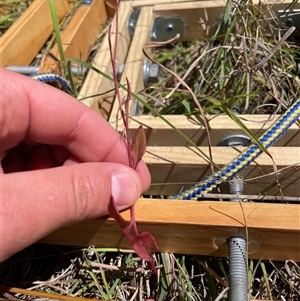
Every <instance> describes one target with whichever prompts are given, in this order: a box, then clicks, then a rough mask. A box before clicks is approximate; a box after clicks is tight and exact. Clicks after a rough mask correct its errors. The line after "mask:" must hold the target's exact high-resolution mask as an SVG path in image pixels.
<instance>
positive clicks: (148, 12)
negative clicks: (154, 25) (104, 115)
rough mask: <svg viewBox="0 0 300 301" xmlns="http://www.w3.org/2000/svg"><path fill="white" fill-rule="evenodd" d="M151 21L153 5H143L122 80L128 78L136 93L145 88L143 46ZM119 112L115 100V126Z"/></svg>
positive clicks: (124, 95)
mask: <svg viewBox="0 0 300 301" xmlns="http://www.w3.org/2000/svg"><path fill="white" fill-rule="evenodd" d="M151 21H152V7H142V8H141V11H140V14H139V18H138V21H137V24H136V27H135V30H134V36H133V39H132V42H131V44H130V48H129V51H128V55H127V58H126V64H125V67H124V71H123V74H122V77H121V81H120V82H121V83H122V84H126V78H127V79H128V80H129V82H130V89H131V91H132V92H135V93H137V92H139V91H141V90H142V89H144V81H143V78H144V74H143V63H144V59H145V56H144V54H143V47H144V46H145V44H146V43H147V42H148V40H149V38H150V30H151ZM120 94H121V98H122V99H123V98H124V97H126V92H125V91H124V90H120ZM118 112H119V102H118V101H117V100H115V101H114V103H113V107H112V111H111V114H110V118H109V122H110V123H111V124H112V125H113V126H115V127H117V126H118V124H119V123H118V122H117V121H118V120H119V117H120V116H119V114H118Z"/></svg>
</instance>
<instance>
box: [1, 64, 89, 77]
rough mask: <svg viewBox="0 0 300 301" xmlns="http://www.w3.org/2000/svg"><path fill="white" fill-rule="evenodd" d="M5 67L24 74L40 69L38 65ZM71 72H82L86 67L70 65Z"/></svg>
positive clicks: (30, 73)
mask: <svg viewBox="0 0 300 301" xmlns="http://www.w3.org/2000/svg"><path fill="white" fill-rule="evenodd" d="M5 68H6V69H8V70H10V71H13V72H16V73H20V74H24V75H32V74H35V73H39V70H40V66H6V67H5ZM71 72H72V73H75V74H84V73H85V72H86V67H82V66H71Z"/></svg>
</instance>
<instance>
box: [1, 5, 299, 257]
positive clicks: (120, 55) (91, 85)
mask: <svg viewBox="0 0 300 301" xmlns="http://www.w3.org/2000/svg"><path fill="white" fill-rule="evenodd" d="M57 1H58V3H62V2H63V0H57ZM158 1H160V0H157V1H155V0H145V1H139V0H136V1H123V2H121V4H120V20H119V48H118V50H117V61H118V64H122V63H125V61H126V64H125V68H124V71H123V75H122V78H121V82H123V83H124V81H125V77H128V78H129V79H130V81H131V85H132V89H133V91H135V92H138V91H140V90H142V89H143V72H142V68H143V60H144V56H143V54H142V52H141V49H142V47H143V46H144V44H145V43H146V42H147V40H148V38H149V36H150V30H151V26H152V19H153V17H154V16H159V15H168V14H170V13H171V12H172V13H174V12H176V13H177V12H180V11H184V12H185V13H186V11H187V10H188V9H190V10H193V11H195V13H201V14H202V13H203V9H204V8H206V9H207V12H208V13H212V14H213V15H215V16H216V17H217V16H219V14H220V12H221V11H222V7H223V6H224V2H223V1H203V2H200V1H194V2H187V1H185V0H182V1H177V0H175V1H171V2H176V3H173V4H172V3H171V4H170V1H168V0H162V1H161V2H164V3H168V5H167V6H166V5H164V4H160V5H155V3H157V2H158ZM41 2H43V1H41V0H36V1H35V2H34V4H35V5H37V4H38V3H39V4H41ZM286 2H288V1H286ZM286 2H285V3H286ZM145 5H148V6H145ZM280 5H284V4H280ZM133 7H141V12H140V17H139V19H138V22H137V26H136V30H135V33H134V37H133V39H132V42H131V41H130V36H129V32H128V28H127V22H128V18H129V15H130V12H131V11H132V9H133ZM63 8H64V11H65V13H66V12H67V10H68V9H66V7H63ZM68 8H69V7H68ZM87 10H88V9H85V13H87ZM81 13H82V12H81ZM85 13H82V14H85ZM86 15H88V14H86ZM42 16H43V20H44V21H45V15H43V14H42ZM104 18H106V17H104ZM190 19H192V18H190ZM103 20H104V19H103ZM185 21H186V22H188V20H187V19H186V20H185ZM102 23H103V22H102ZM191 26H192V25H191ZM71 27H73V26H71ZM74 28H75V27H74ZM76 31H77V30H75V32H76ZM20 32H21V31H20ZM190 32H192V30H191V31H190ZM14 35H15V36H17V34H16V33H14ZM114 35H115V33H114V32H113V33H112V39H113V38H114ZM4 40H5V39H3V41H4ZM5 41H7V42H6V43H5V45H4V44H3V45H4V46H6V45H9V43H11V42H10V40H9V39H8V40H5ZM130 42H131V43H130ZM6 47H8V46H6ZM10 47H11V46H10ZM25 47H26V46H25ZM15 48H18V47H15ZM16 50H18V49H16ZM38 50H39V49H38ZM1 51H2V52H1V54H2V57H4V54H5V51H6V48H5V47H2V48H1ZM81 52H82V50H81ZM83 52H84V51H83ZM71 55H72V56H73V55H74V54H71ZM13 57H18V53H17V52H13V53H12V56H11V60H12V59H13ZM27 60H30V58H27ZM5 64H7V61H6V63H5ZM13 64H25V65H26V64H28V63H26V62H24V63H19V62H16V61H14V63H13ZM94 66H95V67H97V68H99V69H100V70H101V71H103V72H105V73H106V74H111V72H112V70H111V64H110V55H109V46H108V42H107V39H106V40H105V41H104V42H103V43H102V45H101V48H100V50H99V51H98V53H97V55H96V57H95V59H94ZM112 88H113V84H112V83H111V82H110V81H108V80H106V79H105V78H103V77H101V76H99V74H97V73H96V72H89V74H88V76H87V79H86V81H85V83H84V86H83V88H82V90H81V92H80V95H79V99H82V98H85V99H84V100H83V101H82V102H83V103H85V104H86V105H88V106H90V107H92V108H93V109H94V110H96V111H98V112H99V113H101V114H102V115H103V116H105V118H107V119H109V121H110V123H111V124H112V126H114V127H115V128H116V129H117V130H119V131H120V132H121V131H122V130H123V129H122V127H121V126H120V125H119V124H118V118H117V113H118V108H117V106H116V105H113V97H114V94H113V93H110V94H107V95H106V96H105V97H103V96H97V97H89V96H91V95H93V94H97V93H104V92H106V91H108V90H110V89H112ZM122 93H123V92H122ZM243 117H244V118H246V119H248V120H249V121H246V125H247V126H248V127H249V128H250V129H251V130H252V131H253V132H254V133H255V134H260V133H262V132H263V131H264V130H265V129H266V128H267V127H268V126H269V122H268V120H269V118H270V117H269V116H262V115H260V116H243ZM275 118H276V117H275ZM167 119H168V120H170V121H171V122H172V123H173V124H175V125H176V126H177V127H178V128H179V129H181V130H182V131H183V132H184V133H185V134H186V135H187V136H188V137H190V138H191V139H192V140H193V141H194V142H195V143H197V144H199V145H200V144H201V148H202V149H203V150H204V151H205V152H206V153H207V142H206V140H205V135H206V133H205V131H204V128H203V126H202V124H201V122H200V121H199V120H196V119H187V118H185V117H183V116H168V117H167ZM251 120H252V121H251ZM262 121H264V122H262ZM209 123H210V127H211V129H210V133H211V136H212V141H213V147H212V152H213V155H214V160H215V161H216V163H217V164H218V165H220V166H221V165H225V164H227V163H228V162H229V161H230V160H231V159H232V158H234V157H235V156H236V155H237V154H238V153H239V152H240V148H217V147H216V144H217V143H218V142H219V140H220V139H221V138H223V137H224V136H227V135H231V134H236V133H240V129H238V128H237V126H236V125H235V124H234V123H233V122H232V121H230V120H229V119H228V117H225V116H217V117H212V118H211V119H210V121H209ZM224 123H225V124H226V129H225V130H224ZM140 124H142V125H143V126H144V128H145V129H146V134H147V139H148V148H147V153H146V155H145V158H144V159H145V161H146V163H147V164H148V166H149V169H150V171H151V173H152V176H153V183H154V184H155V185H153V186H152V187H151V189H150V190H149V193H152V194H167V195H170V194H175V193H176V192H177V191H178V190H179V189H180V188H181V184H180V182H195V181H198V180H200V178H203V177H205V175H206V174H208V173H209V172H210V171H209V170H208V164H207V162H206V161H204V160H203V159H202V158H201V157H199V156H198V155H196V153H195V152H194V150H193V148H188V147H186V144H185V142H184V140H182V139H180V138H178V136H177V135H176V134H175V133H174V131H173V130H171V129H170V128H169V127H168V126H167V125H166V124H165V123H163V122H162V121H161V120H159V119H157V118H154V117H149V116H135V117H132V120H131V124H130V127H131V129H132V131H134V130H135V129H136V128H137V127H138V126H139V125H140ZM162 136H163V137H164V139H161V137H162ZM297 137H299V128H298V126H297V125H293V126H292V127H291V129H290V130H289V131H288V132H287V133H286V134H285V135H284V136H283V137H282V138H281V139H280V140H279V141H278V142H277V143H276V144H275V146H274V147H273V148H271V150H270V152H271V154H272V155H273V159H274V161H275V162H276V163H277V167H278V168H279V169H282V168H283V170H282V171H281V173H280V175H279V181H280V183H281V185H282V187H281V188H282V191H283V193H284V195H286V196H295V191H296V194H297V195H299V193H298V192H297V190H298V191H299V187H298V183H299V179H300V171H299V166H298V164H299V161H300V160H299V158H300V156H299V146H300V145H299V144H300V142H299V139H296V138H297ZM282 146H285V147H284V148H283V147H282ZM287 166H291V167H290V168H286V167H287ZM284 168H286V169H284ZM272 171H273V165H272V161H271V160H270V158H269V157H267V156H266V155H262V156H260V157H259V158H258V159H257V160H256V161H255V162H254V163H253V164H251V165H250V166H249V167H247V168H246V169H245V170H244V171H243V175H244V176H245V178H253V177H257V176H260V175H261V174H266V173H269V172H272ZM173 182H176V183H177V184H176V185H174V184H173V185H169V184H168V183H173ZM276 185H277V183H276V180H275V177H274V175H273V176H271V177H268V178H262V179H260V180H258V179H254V180H253V181H252V182H250V183H249V184H247V185H246V189H245V193H249V194H255V193H257V188H258V191H259V192H261V193H266V194H273V195H278V193H279V192H278V189H277V186H276ZM62 201H63V200H62ZM123 215H124V217H125V218H126V219H129V211H125V212H124V213H123ZM136 217H137V223H138V226H139V230H140V231H150V232H151V233H152V234H153V235H154V236H155V238H156V240H157V243H158V246H159V249H160V251H163V252H174V253H175V252H177V253H188V254H202V255H211V256H226V255H227V246H226V240H227V238H228V237H229V236H232V235H242V236H244V237H246V228H247V232H248V238H249V257H250V258H257V259H258V258H261V256H263V258H264V259H273V260H285V259H292V260H295V261H300V252H299V250H300V240H299V235H300V225H299V217H300V206H299V205H291V204H290V205H286V204H258V203H242V204H239V203H233V202H232V203H229V202H207V201H202V202H194V201H189V202H184V201H170V200H152V199H140V200H139V201H138V202H137V204H136ZM246 226H247V227H246ZM42 242H46V243H61V244H69V245H81V246H88V245H95V246H99V247H118V248H131V245H130V244H129V242H128V241H127V239H126V238H125V237H124V236H123V234H122V232H121V230H120V228H119V225H118V224H117V223H116V222H115V221H114V220H112V219H109V218H101V219H97V220H93V221H88V222H84V223H80V224H78V225H74V226H71V227H66V228H64V229H61V230H58V231H56V232H54V233H52V234H51V235H49V236H48V237H45V238H44V239H43V240H42Z"/></svg>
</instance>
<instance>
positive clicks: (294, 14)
mask: <svg viewBox="0 0 300 301" xmlns="http://www.w3.org/2000/svg"><path fill="white" fill-rule="evenodd" d="M277 17H278V19H279V21H280V22H282V24H283V25H285V26H286V27H292V26H295V27H296V30H295V31H296V32H297V33H298V34H299V33H300V9H292V10H289V9H285V10H278V11H277Z"/></svg>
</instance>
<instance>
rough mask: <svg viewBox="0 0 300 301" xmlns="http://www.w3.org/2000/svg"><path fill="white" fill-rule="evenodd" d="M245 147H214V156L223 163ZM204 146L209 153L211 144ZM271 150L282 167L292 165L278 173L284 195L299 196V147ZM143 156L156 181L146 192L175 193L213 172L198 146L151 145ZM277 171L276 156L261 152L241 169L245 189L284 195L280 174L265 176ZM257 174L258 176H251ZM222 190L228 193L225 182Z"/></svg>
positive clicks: (259, 192) (219, 163)
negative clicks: (274, 166) (201, 155)
mask: <svg viewBox="0 0 300 301" xmlns="http://www.w3.org/2000/svg"><path fill="white" fill-rule="evenodd" d="M242 149H243V148H231V147H213V148H212V154H213V160H214V162H215V163H216V164H217V165H218V166H220V167H222V166H224V165H227V164H228V163H229V162H231V161H232V160H233V159H234V158H235V157H236V156H238V155H239V153H240V152H241V150H242ZM201 150H202V151H203V152H204V153H206V155H208V148H207V147H201ZM269 151H270V153H271V155H272V156H273V159H274V162H275V164H276V166H277V169H278V170H279V169H280V170H281V169H283V168H286V167H287V166H291V167H290V168H287V169H284V170H282V171H280V173H279V174H278V180H279V183H280V188H281V189H282V193H283V195H285V196H299V195H300V185H299V183H300V165H299V163H300V149H299V148H298V147H284V148H281V147H271V148H270V149H269ZM143 159H144V161H145V162H146V163H147V165H148V167H149V170H150V173H151V176H152V184H151V187H150V189H149V191H148V192H147V193H146V195H148V194H149V195H175V194H177V193H178V192H179V191H180V190H181V189H182V188H183V187H184V188H189V187H191V186H192V184H193V183H196V182H200V181H201V180H203V179H205V177H206V176H209V175H210V174H211V169H210V167H209V164H208V163H207V162H206V161H205V160H204V159H203V158H201V157H200V155H198V153H197V151H196V150H195V149H194V148H187V147H172V146H170V147H147V151H146V154H145V156H144V157H143ZM273 172H274V168H273V164H272V160H271V159H270V157H269V156H267V155H266V154H261V155H260V156H259V157H258V158H257V159H256V160H255V161H254V162H253V163H251V164H250V165H249V166H247V167H245V168H244V169H243V170H242V171H241V172H240V173H239V176H240V177H243V179H244V180H246V183H245V184H244V193H245V194H255V195H256V194H257V195H259V194H261V195H273V196H274V195H276V196H280V195H281V192H280V189H279V187H278V184H277V182H276V176H275V175H274V174H273V175H269V176H266V177H261V176H262V175H267V174H270V173H273ZM257 177H258V178H257ZM253 178H254V180H251V179H253ZM247 180H248V181H247ZM250 180H251V181H250ZM221 191H222V192H223V193H227V185H223V186H221Z"/></svg>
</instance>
